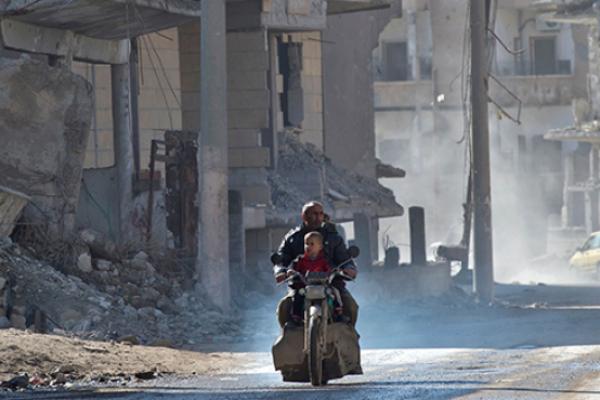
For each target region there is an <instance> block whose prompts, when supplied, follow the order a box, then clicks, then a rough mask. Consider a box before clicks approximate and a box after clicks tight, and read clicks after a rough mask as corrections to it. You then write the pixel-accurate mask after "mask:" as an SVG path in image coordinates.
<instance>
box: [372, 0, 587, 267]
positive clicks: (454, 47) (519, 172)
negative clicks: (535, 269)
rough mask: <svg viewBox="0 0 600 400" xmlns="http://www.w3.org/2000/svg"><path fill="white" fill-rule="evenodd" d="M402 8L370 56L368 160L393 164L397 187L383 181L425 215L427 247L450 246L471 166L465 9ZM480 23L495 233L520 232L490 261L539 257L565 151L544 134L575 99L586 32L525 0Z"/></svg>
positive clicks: (452, 5)
mask: <svg viewBox="0 0 600 400" xmlns="http://www.w3.org/2000/svg"><path fill="white" fill-rule="evenodd" d="M404 6H405V9H404V16H403V17H402V18H395V19H392V20H391V22H390V23H389V24H388V25H387V27H386V28H385V29H384V30H383V32H382V34H381V36H380V38H379V46H378V48H377V49H376V50H375V51H374V52H373V58H374V63H375V65H376V66H377V69H376V71H375V74H376V80H377V81H376V83H375V121H376V135H377V154H378V156H379V157H380V158H381V159H382V160H383V161H384V162H387V163H390V164H398V163H399V162H403V164H402V167H403V168H405V169H406V171H407V177H406V179H405V180H403V181H402V182H391V181H389V182H385V183H384V184H386V185H387V186H389V187H391V188H393V189H394V192H395V193H396V195H397V197H398V199H399V200H400V202H402V203H403V204H409V205H410V204H419V205H423V206H425V209H426V218H427V229H428V232H427V233H428V241H429V243H432V242H438V241H442V242H445V243H448V244H452V245H455V244H458V242H459V241H460V240H461V235H462V217H463V207H462V204H463V203H464V202H465V198H466V187H467V181H468V170H469V163H470V158H469V152H468V145H469V137H470V126H469V124H470V115H469V86H468V84H469V80H468V74H469V66H470V64H469V62H470V61H469V60H470V59H469V40H468V39H469V36H468V2H467V1H453V2H441V1H411V2H408V1H407V2H404ZM490 26H491V29H492V30H493V33H494V35H495V36H496V37H494V36H493V35H492V34H490V37H489V39H488V43H489V47H488V49H489V50H490V74H491V76H490V79H489V97H490V107H489V109H490V111H489V113H490V115H489V120H490V133H491V142H492V188H493V195H492V206H493V220H494V233H495V235H496V236H497V237H506V236H507V235H508V236H510V235H509V234H508V233H509V232H512V231H515V227H519V228H521V229H516V231H519V232H523V235H522V237H519V238H514V240H512V239H511V240H510V241H502V242H501V244H500V245H499V246H501V247H502V249H501V251H500V252H499V254H500V256H498V257H497V258H503V256H502V255H503V254H504V255H506V254H518V255H519V256H534V255H539V254H543V253H544V252H545V251H546V236H547V231H548V229H549V228H550V227H551V226H556V225H557V224H558V223H559V222H558V221H559V219H560V213H561V202H562V179H563V173H562V168H561V163H562V161H561V160H562V156H561V155H562V153H563V152H564V151H567V150H566V148H565V147H564V146H561V145H560V144H556V143H550V142H546V141H545V140H544V139H543V135H544V134H545V132H546V131H547V130H548V129H551V128H552V127H557V126H563V125H564V124H566V123H568V121H570V120H571V118H572V117H571V115H572V103H573V101H574V100H575V101H576V100H577V99H581V98H585V97H586V90H587V89H586V87H587V70H588V66H587V46H586V45H585V43H586V40H585V37H586V35H587V32H586V29H583V28H580V27H572V26H569V25H566V24H553V23H549V22H546V20H545V19H544V18H543V15H542V14H541V12H540V10H539V9H537V8H536V7H534V2H532V1H516V2H514V1H513V2H497V7H496V8H494V9H493V10H491V13H490ZM397 226H399V225H397V224H393V225H392V226H391V228H390V229H389V230H388V232H389V234H390V236H391V237H392V238H393V239H394V240H396V241H400V242H401V241H402V240H403V239H402V238H406V237H408V234H407V231H406V230H404V229H399V230H398V229H397ZM385 228H386V229H387V227H385ZM532 237H536V238H537V240H535V241H531V240H530V239H529V238H532ZM509 242H510V243H509ZM501 261H503V262H506V263H508V262H509V261H510V260H508V257H506V259H503V260H501Z"/></svg>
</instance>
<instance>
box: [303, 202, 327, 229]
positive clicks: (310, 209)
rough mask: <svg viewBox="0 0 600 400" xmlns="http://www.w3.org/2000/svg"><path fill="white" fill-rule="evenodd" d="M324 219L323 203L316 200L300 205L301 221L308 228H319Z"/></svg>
mask: <svg viewBox="0 0 600 400" xmlns="http://www.w3.org/2000/svg"><path fill="white" fill-rule="evenodd" d="M324 220H325V213H324V212H323V205H322V204H321V203H319V202H318V201H311V202H308V203H306V204H305V205H304V206H303V207H302V221H303V222H304V225H306V227H307V228H309V229H319V228H320V227H321V225H323V221H324Z"/></svg>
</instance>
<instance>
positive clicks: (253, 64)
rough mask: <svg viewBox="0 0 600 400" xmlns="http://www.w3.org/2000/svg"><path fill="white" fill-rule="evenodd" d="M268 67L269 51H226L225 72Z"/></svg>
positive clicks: (263, 69)
mask: <svg viewBox="0 0 600 400" xmlns="http://www.w3.org/2000/svg"><path fill="white" fill-rule="evenodd" d="M268 69H269V53H268V52H266V51H258V52H252V53H228V54H227V73H228V74H231V73H236V72H239V71H265V72H266V71H267V70H268Z"/></svg>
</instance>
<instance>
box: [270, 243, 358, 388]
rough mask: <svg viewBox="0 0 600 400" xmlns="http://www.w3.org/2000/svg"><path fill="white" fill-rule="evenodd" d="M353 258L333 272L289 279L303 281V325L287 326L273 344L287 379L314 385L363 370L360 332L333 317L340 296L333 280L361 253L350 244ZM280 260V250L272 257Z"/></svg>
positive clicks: (277, 366)
mask: <svg viewBox="0 0 600 400" xmlns="http://www.w3.org/2000/svg"><path fill="white" fill-rule="evenodd" d="M348 250H349V253H350V256H351V258H350V259H348V260H346V261H345V262H343V263H341V264H340V265H338V266H337V267H336V268H334V269H333V271H331V272H308V273H307V274H306V275H304V276H302V275H300V274H294V275H292V276H290V277H288V278H287V279H286V281H288V282H289V281H290V280H293V279H300V280H301V281H302V282H304V284H305V287H304V288H303V289H300V290H304V323H303V326H299V327H292V326H286V327H285V328H284V329H283V331H282V333H281V335H280V336H279V337H278V338H277V340H276V341H275V343H274V344H273V347H272V355H273V363H274V365H275V369H276V370H278V371H281V375H282V377H283V380H284V381H288V382H310V383H311V384H312V385H313V386H320V385H323V384H326V383H327V382H328V381H329V380H330V379H337V378H341V377H343V376H345V375H348V374H362V369H361V366H360V347H359V344H358V337H359V336H358V333H357V332H356V330H355V329H354V327H353V326H352V325H350V324H348V323H346V322H336V321H335V320H334V313H333V311H332V310H333V303H334V301H338V304H341V299H340V296H339V293H338V292H337V289H335V288H334V287H333V286H332V285H331V283H332V281H333V279H334V278H336V277H338V276H341V277H342V278H344V279H346V280H351V279H350V278H349V277H347V276H345V275H344V272H343V269H342V267H343V266H344V265H346V264H347V263H349V262H351V261H352V259H353V258H355V257H357V256H358V252H359V251H358V248H357V247H356V246H351V247H350V248H349V249H348ZM271 261H272V262H273V264H279V262H280V258H279V255H278V254H273V256H272V257H271Z"/></svg>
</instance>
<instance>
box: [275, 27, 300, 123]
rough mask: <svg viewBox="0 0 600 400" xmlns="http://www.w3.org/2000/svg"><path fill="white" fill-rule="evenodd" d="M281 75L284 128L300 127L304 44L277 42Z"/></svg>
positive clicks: (279, 39)
mask: <svg viewBox="0 0 600 400" xmlns="http://www.w3.org/2000/svg"><path fill="white" fill-rule="evenodd" d="M277 55H278V59H279V73H280V74H281V75H282V77H283V93H281V94H280V104H281V111H282V112H283V123H284V126H296V127H300V126H301V125H302V121H303V120H304V91H303V89H302V43H293V42H283V40H282V39H281V37H279V38H278V40H277Z"/></svg>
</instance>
